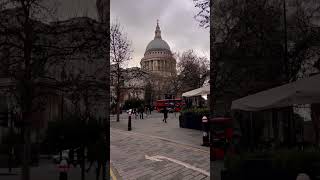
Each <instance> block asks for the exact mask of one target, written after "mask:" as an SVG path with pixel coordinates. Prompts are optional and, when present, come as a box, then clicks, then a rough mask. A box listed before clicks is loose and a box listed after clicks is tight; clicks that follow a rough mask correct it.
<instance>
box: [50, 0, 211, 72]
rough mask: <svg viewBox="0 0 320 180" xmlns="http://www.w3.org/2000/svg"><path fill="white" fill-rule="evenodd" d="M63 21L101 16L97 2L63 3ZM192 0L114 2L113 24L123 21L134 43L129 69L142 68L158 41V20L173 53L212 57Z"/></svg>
mask: <svg viewBox="0 0 320 180" xmlns="http://www.w3.org/2000/svg"><path fill="white" fill-rule="evenodd" d="M54 2H59V3H58V5H59V8H58V14H59V18H60V20H63V19H67V18H70V17H74V16H89V17H92V18H96V17H97V13H96V8H95V0H59V1H54ZM197 11H198V9H196V8H195V7H194V3H193V1H192V0H111V21H115V20H117V21H119V22H120V23H121V25H122V27H123V30H124V31H125V32H126V33H127V36H128V38H129V40H130V41H131V43H132V49H133V54H132V60H131V62H130V64H129V66H140V60H141V58H142V57H143V54H144V52H145V48H146V46H147V44H148V43H149V42H150V41H151V40H152V39H153V38H154V31H155V27H156V22H157V19H159V21H160V28H161V36H162V39H164V40H165V41H167V43H168V44H169V46H170V48H171V51H172V52H180V53H181V52H183V51H185V50H188V49H193V50H195V51H196V52H197V54H199V55H201V56H207V57H208V58H209V51H210V50H209V48H210V44H209V42H210V41H209V29H204V28H202V27H199V23H198V22H197V21H196V20H195V19H194V15H196V13H197Z"/></svg>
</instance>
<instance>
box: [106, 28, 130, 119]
mask: <svg viewBox="0 0 320 180" xmlns="http://www.w3.org/2000/svg"><path fill="white" fill-rule="evenodd" d="M131 52H132V51H131V44H130V42H129V40H128V38H127V36H126V35H125V34H124V32H123V30H122V29H121V26H120V23H119V22H116V23H113V24H112V25H111V28H110V61H111V64H113V65H115V68H111V72H110V74H111V78H113V79H115V81H114V86H115V91H116V111H117V121H118V122H119V119H120V118H119V116H120V98H121V89H122V87H123V85H124V83H123V81H124V80H123V67H124V66H125V65H126V63H128V61H129V60H130V59H131Z"/></svg>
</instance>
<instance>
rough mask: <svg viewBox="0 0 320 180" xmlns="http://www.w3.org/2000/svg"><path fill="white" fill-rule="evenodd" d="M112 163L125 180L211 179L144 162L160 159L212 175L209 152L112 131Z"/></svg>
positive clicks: (169, 165)
mask: <svg viewBox="0 0 320 180" xmlns="http://www.w3.org/2000/svg"><path fill="white" fill-rule="evenodd" d="M110 134H111V143H110V149H111V162H112V164H113V165H114V167H115V168H116V169H117V171H118V173H119V174H120V176H122V178H123V179H124V180H169V179H172V180H187V179H195V180H197V179H199V180H201V179H203V180H208V179H210V177H208V176H206V175H204V174H202V173H200V172H198V171H194V170H192V169H189V168H186V167H184V166H182V165H180V164H177V163H174V162H171V161H168V160H165V159H164V160H163V161H160V162H157V161H151V160H148V159H145V155H148V156H155V155H161V156H165V157H168V158H173V159H176V160H179V161H182V162H184V163H188V164H190V165H192V166H195V167H197V168H200V169H203V170H205V171H207V172H209V169H210V158H209V152H208V151H203V150H199V149H195V148H191V147H188V146H184V145H179V144H176V143H172V142H167V141H163V140H160V139H157V138H151V137H149V136H147V135H145V136H142V135H137V134H135V133H129V132H125V131H121V130H117V129H111V132H110Z"/></svg>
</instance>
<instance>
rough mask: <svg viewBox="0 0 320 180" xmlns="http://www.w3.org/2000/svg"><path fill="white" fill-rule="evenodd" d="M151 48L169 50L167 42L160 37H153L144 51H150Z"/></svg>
mask: <svg viewBox="0 0 320 180" xmlns="http://www.w3.org/2000/svg"><path fill="white" fill-rule="evenodd" d="M152 50H168V51H170V46H169V45H168V43H167V42H166V41H164V40H162V39H154V40H152V41H151V42H150V43H149V44H148V46H147V48H146V51H152Z"/></svg>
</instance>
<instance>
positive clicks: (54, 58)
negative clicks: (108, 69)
mask: <svg viewBox="0 0 320 180" xmlns="http://www.w3.org/2000/svg"><path fill="white" fill-rule="evenodd" d="M5 3H7V4H5V5H8V6H9V7H14V8H13V9H7V8H6V9H4V10H3V11H1V12H0V19H1V20H0V63H1V74H2V75H3V76H4V77H6V78H8V79H10V80H11V81H13V83H14V86H13V88H11V89H10V91H11V93H12V94H13V95H14V97H16V101H17V102H18V104H19V106H20V110H21V112H22V120H23V125H24V126H23V137H24V150H23V166H22V179H25V180H28V179H30V168H29V163H30V143H31V141H30V134H31V126H32V124H33V114H34V112H35V111H37V109H38V107H39V106H43V104H39V100H41V98H43V97H44V96H45V95H46V94H47V92H42V91H40V90H41V89H42V88H41V87H43V84H44V82H43V81H45V82H50V83H52V84H54V85H52V84H50V83H49V84H50V85H52V86H50V87H49V88H54V89H60V90H62V89H64V88H65V87H66V86H65V85H66V84H68V82H66V81H64V82H62V81H61V79H60V78H59V77H57V76H56V73H57V72H55V70H54V68H53V67H54V66H58V69H59V68H60V69H62V68H61V65H63V64H64V63H63V62H65V61H67V60H68V61H71V60H73V59H75V58H74V54H76V53H77V54H78V55H79V53H80V52H81V55H80V57H81V58H87V59H90V58H93V57H94V58H97V56H98V57H100V58H102V59H103V58H105V56H106V54H108V52H109V48H106V47H108V45H109V41H108V40H109V38H108V35H109V33H108V31H107V30H108V29H109V28H107V29H103V28H102V30H101V28H100V27H101V26H99V25H98V26H97V23H96V24H94V23H93V24H92V22H90V21H86V19H85V18H84V19H82V20H83V22H87V23H84V26H82V25H83V24H82V25H79V26H74V24H72V23H71V24H70V22H68V21H66V22H62V23H59V22H54V23H51V24H50V25H48V24H45V23H42V22H41V21H40V19H39V17H41V15H42V14H43V13H46V12H49V9H48V8H46V7H45V6H43V5H42V4H41V1H40V0H8V1H5ZM1 5H4V4H1ZM71 22H72V21H71ZM80 24H81V23H80ZM86 27H87V28H88V27H89V28H91V30H93V31H94V32H93V33H92V32H91V33H89V34H86V32H87V31H84V29H83V28H86ZM79 31H80V32H83V34H82V36H77V37H76V36H72V35H71V33H75V34H77V33H78V32H79ZM97 31H99V33H97ZM106 41H107V42H106ZM103 43H104V44H103ZM97 47H100V49H102V52H101V51H99V50H100V49H99V48H97ZM97 52H101V53H97ZM77 59H79V57H78V58H77ZM105 59H106V58H105ZM104 62H106V61H104ZM108 62H109V61H108ZM99 67H105V66H99ZM104 70H105V69H104ZM92 75H93V76H95V74H92ZM95 77H97V76H95ZM104 79H105V80H106V79H108V78H107V76H106V75H105V77H104ZM99 80H101V79H99ZM87 84H88V83H87ZM103 84H104V83H103ZM45 85H46V87H48V86H47V84H46V83H45ZM90 85H91V84H90ZM95 86H96V87H97V85H95ZM98 86H99V87H100V89H101V88H102V89H104V90H106V89H108V87H106V86H102V85H101V83H99V85H98ZM82 89H87V88H82ZM88 106H90V104H88V103H87V107H88ZM87 112H88V110H87Z"/></svg>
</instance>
